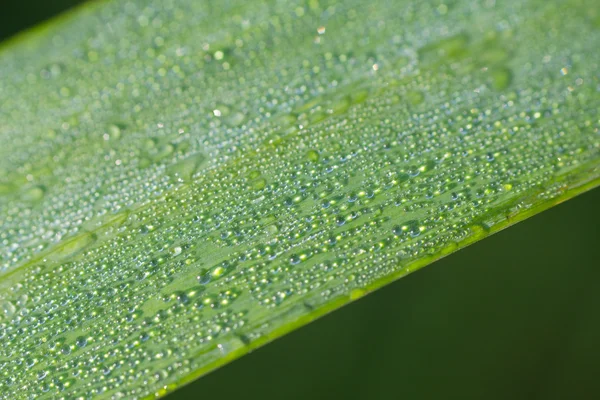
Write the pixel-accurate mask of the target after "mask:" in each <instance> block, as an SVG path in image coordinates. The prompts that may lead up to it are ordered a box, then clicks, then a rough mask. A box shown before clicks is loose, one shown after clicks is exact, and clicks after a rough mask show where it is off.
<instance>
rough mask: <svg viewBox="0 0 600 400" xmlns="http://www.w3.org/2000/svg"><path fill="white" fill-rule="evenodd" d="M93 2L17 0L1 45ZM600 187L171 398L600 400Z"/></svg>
mask: <svg viewBox="0 0 600 400" xmlns="http://www.w3.org/2000/svg"><path fill="white" fill-rule="evenodd" d="M77 3H80V1H78V0H51V1H50V0H46V1H43V0H21V1H15V0H5V1H4V2H3V5H2V8H1V10H2V12H0V41H4V40H6V39H7V38H9V37H10V36H12V35H14V34H15V33H17V32H19V31H21V30H23V29H26V28H28V27H30V26H32V25H35V24H37V23H39V22H41V21H43V20H45V19H47V18H49V17H51V16H53V15H55V14H57V13H59V12H61V11H64V10H66V9H68V8H69V7H72V6H74V5H75V4H77ZM599 250H600V189H596V190H593V191H591V192H589V193H586V194H584V195H581V196H579V197H577V198H575V199H573V200H571V201H568V202H567V203H564V204H561V205H559V206H557V207H555V208H553V209H551V210H548V211H546V212H544V213H542V214H540V215H538V216H535V217H533V218H531V219H529V220H527V221H525V222H523V223H520V224H518V225H516V226H514V227H511V228H509V229H508V230H505V231H502V232H500V233H498V234H496V235H494V236H492V237H491V238H488V239H485V240H483V241H482V242H479V243H476V244H474V245H472V246H470V247H469V248H467V249H466V250H463V251H459V252H458V253H456V254H454V255H452V256H450V257H448V258H446V259H443V260H441V261H439V262H436V263H434V264H433V265H431V266H429V267H427V268H425V269H423V270H421V271H419V272H417V273H415V274H413V275H410V276H409V277H406V278H404V279H401V280H400V281H397V282H395V283H393V284H391V285H388V286H387V287H385V288H383V289H381V290H379V291H377V292H375V293H373V294H371V295H369V296H367V297H366V298H363V299H361V300H360V301H358V302H355V303H353V304H351V305H348V306H346V307H344V308H342V309H341V310H338V311H336V312H334V313H332V314H330V315H328V316H326V317H324V318H322V319H320V320H319V321H316V322H314V323H312V324H310V325H309V326H307V327H304V328H302V329H300V330H298V331H296V332H293V333H291V334H289V335H287V336H286V337H284V338H281V339H279V340H277V341H275V342H274V343H271V344H269V345H268V346H266V347H264V348H262V349H259V350H257V351H255V352H253V353H251V354H249V355H247V356H245V357H243V358H241V359H240V360H237V361H235V362H233V363H231V364H229V365H227V366H225V367H223V368H221V369H219V370H217V371H215V372H213V373H211V374H209V375H207V376H205V377H203V378H202V379H200V380H198V381H196V382H194V383H192V384H190V385H188V386H186V387H184V388H182V389H181V390H179V391H178V392H175V393H173V394H172V395H170V396H168V400H177V399H187V398H194V399H196V398H201V397H202V398H216V397H218V398H220V399H229V398H236V397H241V398H251V399H252V398H259V397H260V398H261V399H263V400H271V399H281V398H285V399H332V398H344V399H488V400H489V399H544V400H548V399H598V398H600V255H599Z"/></svg>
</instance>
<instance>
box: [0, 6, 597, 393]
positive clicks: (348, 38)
mask: <svg viewBox="0 0 600 400" xmlns="http://www.w3.org/2000/svg"><path fill="white" fill-rule="evenodd" d="M594 3H595V2H594V1H592V0H589V1H586V0H570V1H565V2H547V1H536V0H531V1H525V2H522V1H519V2H517V1H514V2H502V3H498V4H496V2H494V1H481V2H472V1H466V0H464V1H462V0H457V1H449V2H446V3H445V4H442V3H440V2H439V1H435V2H434V1H394V2H392V1H384V0H375V1H370V2H364V1H358V0H349V1H344V2H334V1H322V0H321V1H317V0H310V1H297V0H296V1H292V0H286V1H267V2H253V1H250V2H248V1H241V0H235V1H223V2H209V1H200V2H198V1H191V0H189V1H188V0H186V1H177V2H175V1H158V0H156V1H151V2H146V1H141V0H140V1H131V2H116V1H112V2H100V3H92V4H90V5H87V6H85V7H83V8H80V9H79V10H77V11H76V12H74V13H72V14H69V15H68V16H66V17H63V18H62V19H59V20H56V21H55V22H52V23H50V24H48V25H45V26H44V27H42V28H39V29H38V30H37V31H32V32H30V33H28V34H26V35H24V36H22V37H20V38H17V39H15V40H13V41H11V42H9V43H7V44H5V45H4V46H3V47H2V48H1V49H0V93H1V97H0V118H1V119H0V121H1V125H0V140H1V141H2V143H3V146H2V148H0V224H1V231H0V271H1V272H0V306H1V309H0V338H1V340H2V343H3V346H1V348H0V398H7V399H8V398H11V399H12V398H34V397H36V396H37V397H36V398H55V397H57V396H58V397H68V398H78V397H81V398H91V397H99V398H141V397H155V396H161V395H164V394H165V393H168V392H169V391H171V390H174V389H175V388H176V387H177V386H179V385H182V384H184V383H186V382H188V381H190V380H192V379H195V378H196V377H198V376H200V375H202V374H204V373H206V372H208V371H210V370H212V369H214V368H216V367H218V366H220V365H222V364H224V363H227V362H229V361H230V360H232V359H234V358H237V357H239V356H241V355H243V354H245V353H247V352H248V351H250V350H252V349H254V348H256V347H258V346H261V345H263V344H264V343H266V342H268V341H270V340H272V339H274V338H277V337H279V336H281V335H283V334H284V333H286V332H289V331H290V330H293V329H295V328H297V327H299V326H302V325H304V324H306V323H308V322H310V321H311V320H313V319H315V318H317V317H319V316H321V315H323V314H325V313H327V312H329V311H331V310H334V309H336V308H338V307H340V306H342V305H344V304H346V303H348V302H350V301H352V300H354V299H357V298H359V297H361V296H363V295H365V294H366V293H368V292H369V291H371V290H374V289H376V288H377V287H380V286H382V285H384V284H386V283H387V282H390V281H392V280H394V279H397V278H399V277H401V276H404V275H406V274H408V273H410V272H412V271H414V270H416V269H418V268H420V267H422V266H425V265H427V264H429V263H431V262H433V261H435V260H437V259H439V258H441V257H443V256H445V255H447V254H450V253H452V252H454V251H456V250H458V249H460V248H462V247H464V246H466V245H468V244H470V243H473V242H474V241H477V240H480V239H481V238H484V237H485V236H487V235H489V234H492V233H494V232H496V231H498V230H500V229H503V228H504V227H507V226H509V225H511V224H513V223H515V222H518V221H520V220H522V219H524V218H527V217H528V216H531V215H533V214H535V213H537V212H539V211H541V210H543V209H545V208H548V207H550V206H552V205H554V204H557V203H558V202H561V201H564V200H566V199H568V198H570V197H572V196H574V195H576V194H578V193H581V192H583V191H585V190H589V189H590V188H592V187H595V186H597V185H598V183H599V179H600V157H599V150H600V134H599V129H600V120H599V118H600V117H599V115H598V109H599V107H600V76H599V73H598V71H599V70H600V68H599V61H600V55H599V54H598V52H597V51H595V50H596V49H597V48H598V45H599V44H600V29H599V26H600V17H599V15H598V11H597V7H594Z"/></svg>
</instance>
